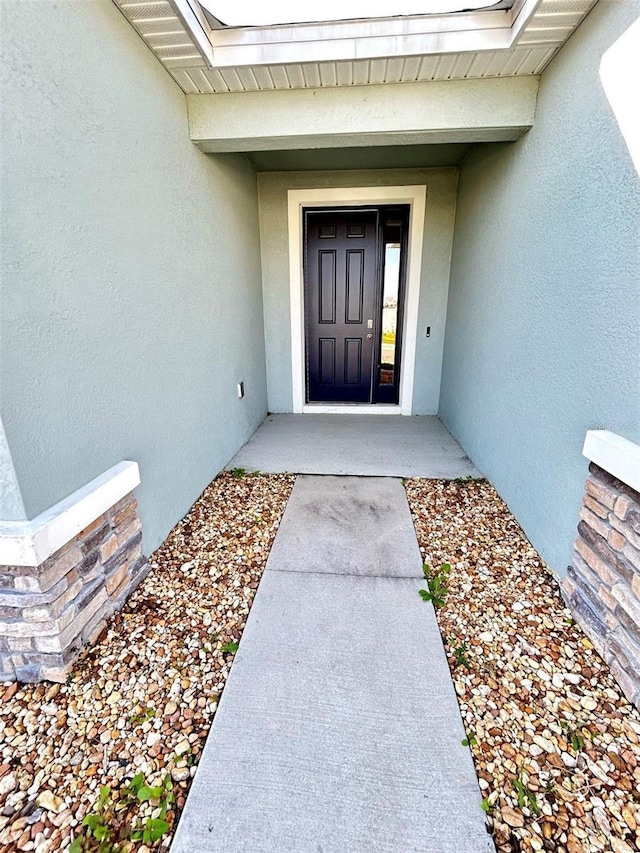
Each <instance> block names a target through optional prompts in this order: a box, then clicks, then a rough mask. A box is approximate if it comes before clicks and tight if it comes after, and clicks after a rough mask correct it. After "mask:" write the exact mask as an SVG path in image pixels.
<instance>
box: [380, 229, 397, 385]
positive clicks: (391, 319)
mask: <svg viewBox="0 0 640 853" xmlns="http://www.w3.org/2000/svg"><path fill="white" fill-rule="evenodd" d="M400 248H401V246H400V243H385V244H384V261H383V263H384V272H383V279H382V281H383V284H382V322H381V324H380V367H379V371H380V372H379V379H378V381H379V382H380V384H381V385H393V384H394V383H395V378H396V377H395V369H396V342H397V332H398V299H399V296H400Z"/></svg>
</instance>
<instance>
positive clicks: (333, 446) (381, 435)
mask: <svg viewBox="0 0 640 853" xmlns="http://www.w3.org/2000/svg"><path fill="white" fill-rule="evenodd" d="M227 467H228V468H229V469H231V468H246V470H247V471H256V470H257V471H264V472H267V473H271V474H278V473H284V472H286V471H291V472H292V473H295V474H349V475H354V476H364V477H435V478H442V479H445V480H453V479H455V478H456V477H469V476H471V477H480V476H481V474H480V472H479V471H478V469H477V468H475V467H474V466H473V464H472V462H471V460H470V459H469V458H468V457H467V456H466V455H465V453H464V451H463V450H462V448H461V447H460V445H459V444H458V443H457V441H456V440H455V439H454V438H452V437H451V435H449V433H448V432H447V430H446V429H445V428H444V426H443V425H442V423H441V422H440V420H439V419H438V418H436V417H402V416H400V415H368V414H367V415H268V416H267V417H266V418H265V420H264V422H263V423H262V425H261V426H260V427H259V428H258V429H257V430H256V432H254V434H253V435H252V436H251V438H250V439H249V441H248V442H247V443H246V444H245V445H244V447H242V448H241V449H240V450H239V451H238V453H237V454H236V455H235V456H234V458H233V459H232V460H231V462H230V463H229V465H228V466H227Z"/></svg>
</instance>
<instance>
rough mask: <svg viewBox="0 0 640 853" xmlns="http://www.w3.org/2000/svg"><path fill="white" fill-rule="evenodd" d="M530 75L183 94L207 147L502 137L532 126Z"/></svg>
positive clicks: (197, 137)
mask: <svg viewBox="0 0 640 853" xmlns="http://www.w3.org/2000/svg"><path fill="white" fill-rule="evenodd" d="M537 92H538V79H537V78H534V77H511V78H500V79H498V78H496V79H491V80H451V81H447V82H426V83H399V84H384V85H375V86H373V85H370V86H356V87H350V88H338V87H335V88H327V89H294V90H275V91H270V92H264V91H263V92H242V93H229V94H217V95H188V96H187V111H188V116H189V132H190V136H191V140H192V142H194V143H195V144H196V145H197V146H198V148H200V149H201V150H202V151H205V152H207V153H215V152H231V151H271V150H291V149H297V148H300V149H304V148H342V147H345V146H348V147H362V146H377V145H412V144H419V143H443V142H505V141H512V140H515V139H519V138H520V137H521V136H522V135H523V134H524V133H525V132H526V131H527V130H529V128H530V127H531V126H532V125H533V119H534V115H535V107H536V97H537Z"/></svg>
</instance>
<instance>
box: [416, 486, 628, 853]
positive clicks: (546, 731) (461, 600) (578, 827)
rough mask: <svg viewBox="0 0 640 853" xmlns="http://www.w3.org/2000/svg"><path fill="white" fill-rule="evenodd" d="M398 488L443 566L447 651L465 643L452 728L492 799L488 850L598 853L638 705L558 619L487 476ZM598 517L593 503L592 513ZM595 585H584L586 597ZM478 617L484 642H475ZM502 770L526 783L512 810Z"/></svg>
mask: <svg viewBox="0 0 640 853" xmlns="http://www.w3.org/2000/svg"><path fill="white" fill-rule="evenodd" d="M406 489H407V496H408V498H409V503H410V506H411V510H412V514H413V520H414V525H415V528H416V531H417V534H418V540H419V544H420V547H421V552H422V555H423V559H424V560H425V562H427V563H429V564H430V565H440V564H441V563H445V562H448V563H450V564H451V566H452V570H451V573H450V575H449V578H448V587H449V591H448V594H447V596H446V599H445V604H444V606H443V607H441V608H438V610H437V611H436V615H437V619H438V622H439V625H440V630H441V633H442V635H443V636H444V637H447V651H449V649H454V648H456V647H457V646H459V645H461V644H462V643H463V642H467V643H468V644H470V645H471V648H470V653H469V663H470V668H466V667H461V666H457V667H456V668H455V669H454V670H452V674H454V686H455V688H456V692H457V694H458V699H459V703H460V708H461V711H462V716H463V719H464V723H465V728H466V730H467V731H474V732H475V733H476V737H477V744H475V745H474V746H473V747H472V750H473V755H474V760H475V762H476V769H477V771H478V775H479V781H480V787H481V790H482V792H483V793H482V796H483V797H484V798H486V799H487V801H488V803H489V804H490V805H495V808H494V809H489V811H488V813H487V824H488V826H489V828H490V829H491V831H492V833H493V836H494V840H495V843H496V848H497V853H513V851H514V850H522V851H523V853H524V851H530V853H531V851H534V850H540V851H547V850H549V851H551V850H559V851H564V853H600V851H603V853H604V851H606V850H609V851H611V849H612V845H613V842H612V845H611V846H610V844H609V841H610V839H611V838H615V839H616V842H621V843H622V844H624V845H626V846H627V847H629V846H630V845H632V843H635V841H634V836H633V835H630V833H635V831H636V829H637V826H636V829H633V828H632V827H633V826H634V820H636V821H637V816H636V814H635V810H636V806H635V805H634V804H633V796H635V792H636V791H637V790H640V788H639V787H638V786H640V735H639V733H638V732H637V731H636V728H640V714H639V713H638V712H637V711H636V710H635V709H634V708H633V706H631V705H630V704H629V703H628V702H627V701H626V700H625V698H624V695H623V693H622V690H621V688H620V686H618V684H616V682H615V681H614V679H613V677H612V672H611V671H610V669H609V667H608V666H607V665H606V664H605V662H604V661H603V659H602V658H601V657H600V656H599V655H598V654H597V653H596V651H595V649H594V642H592V639H593V638H592V636H590V637H587V636H585V634H584V633H583V631H582V629H581V627H580V626H579V625H576V624H575V623H574V622H573V619H570V618H569V617H570V615H571V614H570V612H569V611H568V610H567V609H565V607H564V606H563V602H562V600H561V597H560V594H559V589H558V585H557V582H556V581H555V579H554V578H553V576H552V575H551V574H550V573H549V572H548V570H547V569H546V567H545V566H544V563H543V562H542V560H541V559H540V557H539V556H538V555H537V554H536V552H535V551H534V550H533V548H531V546H530V545H529V544H528V543H527V542H526V540H524V539H523V537H522V533H521V531H520V529H519V527H518V525H517V524H516V523H515V520H514V519H513V517H512V516H511V514H510V513H509V511H508V509H507V508H506V507H505V506H504V504H503V503H502V501H500V499H499V498H498V497H497V495H496V493H495V491H494V490H493V489H492V487H491V486H490V485H489V484H488V483H486V482H481V483H469V484H466V485H465V487H464V489H462V488H461V487H460V485H452V484H448V483H445V482H434V481H424V480H409V481H408V482H407V484H406ZM607 514H608V511H607V510H606V508H604V509H603V512H602V515H601V516H599V517H602V518H603V519H604V520H605V521H606V520H607ZM627 518H628V516H627ZM639 518H640V516H639ZM607 523H608V521H607ZM461 543H464V548H463V547H462V545H461ZM585 565H586V564H585ZM588 570H589V569H588V567H587V571H588ZM574 577H575V578H577V575H575V576H574ZM594 577H597V576H596V575H594ZM586 582H587V581H585V583H586ZM589 582H590V581H589ZM595 582H596V584H598V583H602V582H601V581H598V580H596V581H595ZM571 583H573V584H574V586H573V589H572V593H571V594H573V593H575V592H576V591H577V592H578V593H579V594H580V595H583V593H584V596H585V597H584V601H586V602H590V601H591V599H588V598H587V597H586V596H587V592H584V586H579V584H582V583H583V581H582V580H580V579H579V578H578V579H577V581H575V580H574V578H573V577H571V578H570V583H568V584H567V588H570V587H571ZM597 590H598V587H597V585H596V588H595V590H592V591H591V592H590V593H588V594H589V595H592V597H593V601H594V602H595V601H596V600H597ZM513 602H515V604H516V605H518V606H516V607H514V606H513ZM589 606H591V604H590V605H589ZM602 606H604V604H602ZM489 627H490V633H491V634H492V635H493V641H492V643H491V646H490V647H489V646H486V645H485V646H483V647H481V646H480V645H479V643H480V642H482V640H480V637H481V635H483V634H484V633H485V632H486V631H487V630H488V628H489ZM607 630H610V629H607ZM624 630H625V631H626V630H627V625H626V624H625V626H624ZM473 638H477V640H478V644H477V645H476V644H474V643H473ZM474 648H475V649H478V650H481V651H482V654H481V655H480V656H476V655H477V653H476V654H473V649H474ZM494 649H495V650H496V651H495V652H494V651H493V650H494ZM449 659H450V661H453V656H451V657H450V658H449ZM514 780H519V781H520V782H521V784H522V785H523V786H525V791H526V792H528V793H526V794H525V798H524V805H523V807H522V808H520V807H516V804H515V802H514V795H515V793H514ZM529 795H530V796H532V797H535V802H536V808H537V809H538V810H539V811H540V814H539V815H538V814H536V810H535V809H533V808H529V805H528V803H529V802H530V801H529V800H528V799H527V798H528V796H529ZM491 798H494V799H491ZM623 808H624V809H625V812H624V815H625V817H626V818H628V819H629V821H628V822H627V820H625V819H624V818H623V816H622V815H623V812H622V809H623ZM509 810H510V811H509ZM607 827H608V828H609V831H608V833H607ZM639 837H640V836H639ZM634 849H635V848H634ZM639 849H640V848H639ZM614 850H615V848H614ZM620 850H624V853H627V850H626V848H622V847H621V848H620Z"/></svg>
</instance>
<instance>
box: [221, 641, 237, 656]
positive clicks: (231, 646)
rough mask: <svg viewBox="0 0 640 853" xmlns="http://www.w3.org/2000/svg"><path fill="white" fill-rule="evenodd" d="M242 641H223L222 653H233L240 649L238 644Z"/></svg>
mask: <svg viewBox="0 0 640 853" xmlns="http://www.w3.org/2000/svg"><path fill="white" fill-rule="evenodd" d="M239 645H240V643H223V644H222V654H224V655H232V654H234V653H235V652H237V651H238V646H239Z"/></svg>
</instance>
